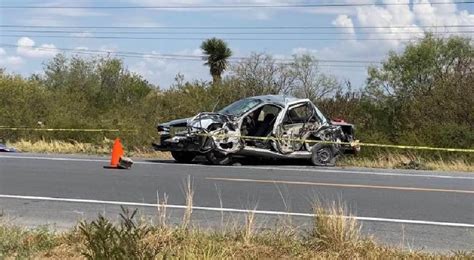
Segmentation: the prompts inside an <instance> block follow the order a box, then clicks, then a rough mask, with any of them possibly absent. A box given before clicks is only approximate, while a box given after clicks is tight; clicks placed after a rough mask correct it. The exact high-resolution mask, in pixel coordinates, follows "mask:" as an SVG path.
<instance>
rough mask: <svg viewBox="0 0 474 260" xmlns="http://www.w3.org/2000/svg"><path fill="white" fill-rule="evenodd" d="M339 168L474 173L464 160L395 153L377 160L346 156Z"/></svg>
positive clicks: (472, 167)
mask: <svg viewBox="0 0 474 260" xmlns="http://www.w3.org/2000/svg"><path fill="white" fill-rule="evenodd" d="M338 166H347V167H366V168H385V169H387V168H388V169H419V170H437V171H459V172H474V164H473V163H472V162H470V161H467V160H463V159H457V160H456V159H454V160H432V159H423V158H417V157H415V156H410V155H404V154H395V153H393V154H380V155H379V156H378V157H377V158H366V157H357V156H346V157H344V158H343V159H342V160H339V161H338Z"/></svg>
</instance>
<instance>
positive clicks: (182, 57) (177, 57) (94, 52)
mask: <svg viewBox="0 0 474 260" xmlns="http://www.w3.org/2000/svg"><path fill="white" fill-rule="evenodd" d="M0 46H2V47H5V48H18V47H22V48H27V49H30V48H34V49H36V50H40V51H41V50H43V51H46V50H50V51H56V50H57V51H64V52H71V53H78V54H90V55H99V54H107V55H114V56H119V57H127V58H141V59H158V60H168V59H170V60H185V61H203V58H205V57H206V56H205V55H182V54H153V53H152V54H150V53H144V52H134V51H114V52H110V51H105V50H82V49H70V48H52V47H30V46H22V45H17V44H0ZM248 58H249V57H231V58H230V60H231V61H234V62H240V61H244V60H246V59H248ZM273 60H275V61H276V62H278V63H285V62H286V63H291V61H292V59H277V58H274V59H273ZM317 61H318V62H321V63H350V64H351V65H347V66H346V65H344V64H337V65H336V64H332V65H331V64H323V65H324V66H345V67H364V68H365V67H366V66H365V65H364V66H363V65H361V63H365V64H367V65H369V64H379V63H380V62H379V61H369V60H334V59H317Z"/></svg>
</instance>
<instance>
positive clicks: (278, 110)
mask: <svg viewBox="0 0 474 260" xmlns="http://www.w3.org/2000/svg"><path fill="white" fill-rule="evenodd" d="M157 130H158V132H159V136H160V137H159V142H157V143H153V147H154V149H155V150H157V151H169V152H171V155H172V156H173V158H174V159H175V160H176V161H177V162H181V163H188V162H191V161H192V160H193V159H194V158H195V157H196V156H198V155H204V156H205V157H206V158H207V160H208V161H209V162H210V163H212V164H218V165H224V164H230V163H231V162H232V161H233V159H235V158H238V157H242V156H243V157H254V158H264V157H267V158H276V159H280V158H294V159H306V160H308V161H311V162H312V163H313V164H314V165H318V166H334V165H335V162H336V158H337V157H338V155H340V154H344V153H356V152H358V151H359V150H360V147H358V146H357V142H356V140H355V137H354V126H353V125H352V124H349V123H346V122H344V121H343V120H337V121H330V120H328V119H327V118H326V117H325V116H324V115H323V114H322V113H321V111H320V110H319V109H318V108H317V107H316V106H315V105H314V104H313V103H312V102H311V101H310V100H309V99H299V98H295V97H290V96H285V95H266V96H256V97H249V98H245V99H241V100H239V101H236V102H234V103H232V104H231V105H229V106H227V107H225V108H223V109H222V110H220V111H218V112H202V113H199V114H197V115H196V116H194V117H191V118H186V119H178V120H173V121H170V122H167V123H162V124H158V126H157Z"/></svg>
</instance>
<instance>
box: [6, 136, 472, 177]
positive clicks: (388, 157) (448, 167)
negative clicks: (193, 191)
mask: <svg viewBox="0 0 474 260" xmlns="http://www.w3.org/2000/svg"><path fill="white" fill-rule="evenodd" d="M112 143H113V140H110V139H104V140H103V141H102V143H100V144H90V143H79V142H76V141H70V142H65V141H44V140H40V141H36V142H32V141H27V140H20V141H18V142H13V143H8V146H12V147H15V148H17V149H18V150H20V151H23V152H35V153H63V154H90V155H108V154H110V149H111V147H112ZM126 150H127V149H126ZM126 154H127V156H130V157H141V158H154V159H171V155H170V154H169V153H166V152H156V151H153V150H152V149H151V148H150V147H147V148H133V149H128V150H127V152H126ZM338 166H343V167H367V168H386V169H421V170H437V171H460V172H474V164H473V163H472V161H468V160H466V159H449V160H441V159H438V160H434V159H425V158H416V157H414V156H408V155H405V154H399V153H380V154H379V155H378V156H376V157H371V158H367V157H360V156H347V157H344V158H342V159H341V160H339V162H338Z"/></svg>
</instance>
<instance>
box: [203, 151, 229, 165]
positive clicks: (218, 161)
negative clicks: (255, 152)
mask: <svg viewBox="0 0 474 260" xmlns="http://www.w3.org/2000/svg"><path fill="white" fill-rule="evenodd" d="M206 159H207V160H208V161H209V162H210V163H212V164H214V165H228V164H230V163H231V162H232V158H231V157H230V155H228V154H223V153H221V152H218V151H211V152H208V153H206Z"/></svg>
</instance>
